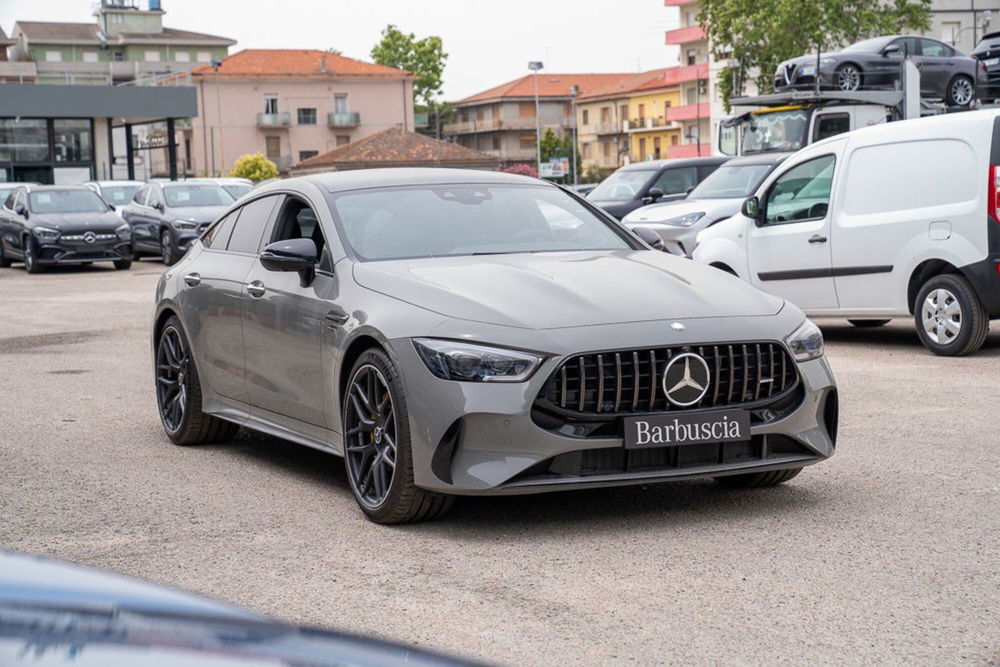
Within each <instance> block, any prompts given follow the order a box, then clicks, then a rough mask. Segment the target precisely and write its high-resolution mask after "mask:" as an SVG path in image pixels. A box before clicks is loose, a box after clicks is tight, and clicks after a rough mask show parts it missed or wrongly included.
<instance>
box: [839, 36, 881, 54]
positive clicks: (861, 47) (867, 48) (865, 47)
mask: <svg viewBox="0 0 1000 667" xmlns="http://www.w3.org/2000/svg"><path fill="white" fill-rule="evenodd" d="M890 40H892V37H873V38H872V39H863V40H861V41H860V42H855V43H854V44H851V45H850V46H845V47H844V48H843V49H841V50H840V51H841V53H850V52H854V53H878V52H879V51H881V50H882V47H884V46H885V45H886V44H888V43H889V41H890Z"/></svg>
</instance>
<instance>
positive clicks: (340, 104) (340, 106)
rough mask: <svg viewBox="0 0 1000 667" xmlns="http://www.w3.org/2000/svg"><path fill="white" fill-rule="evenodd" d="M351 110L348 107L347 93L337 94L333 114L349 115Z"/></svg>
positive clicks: (334, 99) (334, 98)
mask: <svg viewBox="0 0 1000 667" xmlns="http://www.w3.org/2000/svg"><path fill="white" fill-rule="evenodd" d="M349 111H350V109H349V108H348V106H347V93H337V94H336V95H334V96H333V112H334V113H348V112H349Z"/></svg>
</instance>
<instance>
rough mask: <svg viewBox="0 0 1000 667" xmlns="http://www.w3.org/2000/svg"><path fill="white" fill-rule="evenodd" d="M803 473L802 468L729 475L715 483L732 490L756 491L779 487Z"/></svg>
mask: <svg viewBox="0 0 1000 667" xmlns="http://www.w3.org/2000/svg"><path fill="white" fill-rule="evenodd" d="M800 472H802V468H782V469H780V470H768V471H766V472H751V473H747V474H745V475H727V476H725V477H716V478H715V481H716V482H718V483H719V484H720V485H722V486H727V487H729V488H731V489H754V488H760V487H762V486H777V485H778V484H784V483H785V482H787V481H788V480H790V479H792V478H793V477H795V476H797V475H798V474H799V473H800Z"/></svg>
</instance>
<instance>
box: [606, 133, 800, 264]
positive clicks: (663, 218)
mask: <svg viewBox="0 0 1000 667" xmlns="http://www.w3.org/2000/svg"><path fill="white" fill-rule="evenodd" d="M789 155H791V153H764V154H761V155H753V156H750V157H742V158H736V159H734V160H730V161H729V162H727V163H726V164H724V165H722V166H721V167H719V168H718V169H716V170H715V171H714V172H712V173H711V174H709V176H708V177H707V178H706V179H705V180H704V181H702V182H701V183H699V184H698V185H697V186H696V187H695V189H694V190H692V191H691V193H690V194H689V195H688V196H687V197H686V198H684V199H681V200H679V201H671V202H666V203H663V204H650V205H649V206H643V207H642V208H639V209H636V210H634V211H632V212H631V213H629V214H628V215H626V216H625V217H624V219H622V222H623V223H625V224H626V225H627V226H628V227H629V228H631V229H633V230H634V229H636V228H637V227H645V228H647V229H651V230H653V231H654V232H656V233H657V234H658V235H659V237H660V238H661V239H662V240H663V249H664V250H666V251H667V252H670V253H673V254H675V255H680V256H681V257H685V256H686V257H690V256H691V253H692V252H693V251H694V249H695V246H696V245H697V238H698V234H699V233H700V232H701V231H702V230H703V229H708V228H709V227H711V226H712V225H714V224H716V223H719V222H722V221H723V220H725V219H726V218H731V217H732V216H734V215H736V214H737V213H739V212H740V206H741V205H742V204H743V200H744V199H746V198H747V197H749V196H750V195H752V194H753V193H754V192H756V190H757V186H759V185H760V183H761V181H763V180H764V178H766V177H767V175H768V174H770V173H771V172H772V171H774V169H775V167H777V166H778V165H779V164H781V163H782V162H783V161H784V159H785V158H786V157H788V156H789Z"/></svg>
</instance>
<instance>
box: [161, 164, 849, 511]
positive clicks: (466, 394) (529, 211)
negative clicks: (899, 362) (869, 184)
mask: <svg viewBox="0 0 1000 667" xmlns="http://www.w3.org/2000/svg"><path fill="white" fill-rule="evenodd" d="M637 234H639V235H633V234H632V233H631V232H629V231H628V230H627V229H626V228H624V227H623V226H621V225H620V224H619V223H617V222H616V221H614V220H613V219H611V218H610V216H608V215H607V214H605V213H603V212H601V211H600V210H599V209H597V208H596V207H594V206H592V205H591V204H589V203H587V202H586V201H585V200H582V199H580V198H578V197H576V196H575V195H572V194H570V193H567V192H565V191H563V190H562V189H560V188H558V187H556V186H553V185H550V184H546V183H544V182H541V181H538V180H534V179H529V178H525V177H521V176H514V175H511V174H500V173H494V172H474V171H464V170H457V171H456V170H446V169H433V170H411V169H406V170H403V169H387V170H367V171H355V172H341V173H335V174H322V175H314V176H307V177H302V178H295V179H288V180H283V181H280V182H275V183H273V184H271V185H267V186H264V187H263V188H260V189H258V190H255V191H254V192H252V193H251V194H249V195H247V196H246V197H245V198H244V199H242V200H240V201H239V202H236V203H235V204H233V205H232V206H231V207H230V209H229V210H228V211H227V213H226V214H224V215H223V216H222V217H221V219H220V220H219V221H218V222H217V223H216V224H215V225H213V226H212V227H211V228H209V230H207V232H206V233H205V235H204V236H203V237H202V238H201V239H200V240H199V241H196V242H195V243H194V244H193V245H192V247H191V249H190V251H189V252H188V253H187V254H186V255H185V257H184V258H183V259H182V260H181V261H180V262H178V263H177V264H176V265H175V266H173V267H171V268H170V269H169V270H168V271H167V272H166V273H165V274H164V275H163V277H162V279H161V280H160V283H159V286H158V288H157V306H156V312H155V319H154V326H153V355H154V358H155V373H156V395H157V401H158V406H159V413H160V417H161V420H162V423H163V426H164V428H165V430H166V432H167V435H168V436H169V437H170V439H171V440H172V441H173V442H175V443H177V444H185V445H186V444H197V443H205V442H212V441H222V440H226V439H228V438H231V437H232V436H233V434H234V433H235V431H236V429H237V427H238V425H243V426H247V427H249V428H252V429H256V430H259V431H264V432H267V433H271V434H274V435H278V436H281V437H284V438H287V439H288V440H291V441H294V442H297V443H301V444H304V445H309V446H312V447H316V448H318V449H322V450H325V451H328V452H331V453H333V454H338V455H341V456H343V457H344V458H345V461H346V469H347V479H348V481H349V483H350V486H351V489H352V491H353V493H354V496H355V498H356V499H357V501H358V503H359V505H360V506H361V509H362V510H363V511H364V513H365V514H366V515H367V516H368V517H369V518H370V519H372V520H374V521H378V522H383V523H392V522H405V521H413V520H419V519H426V518H430V517H434V516H437V515H439V514H441V513H442V512H444V511H445V510H446V509H447V508H448V507H449V505H450V504H451V501H452V499H453V497H454V496H455V495H462V494H466V495H469V494H515V493H532V492H539V491H553V490H561V489H573V488H583V487H593V486H614V485H624V484H636V483H649V482H655V481H664V480H670V479H677V478H687V477H715V478H719V480H720V481H722V482H725V483H729V484H734V485H739V486H760V485H769V484H776V483H779V482H783V481H785V480H787V479H790V478H791V477H793V476H794V475H796V474H797V473H798V472H799V470H800V469H801V468H802V467H803V466H806V465H809V464H811V463H815V462H817V461H821V460H823V459H825V458H827V457H829V456H830V455H832V454H833V451H834V443H835V440H836V430H837V390H836V387H835V383H834V379H833V376H832V374H831V372H830V368H829V366H828V365H827V363H826V360H825V358H824V356H823V338H822V335H821V334H820V332H819V330H818V329H817V328H816V327H815V326H814V325H813V324H812V323H810V322H809V321H808V320H807V319H806V318H805V317H804V316H803V314H802V312H801V311H800V310H799V309H798V308H796V307H795V306H793V305H791V304H790V303H787V302H785V301H783V300H781V299H779V298H775V297H772V296H769V295H767V294H765V293H763V292H761V291H758V290H757V289H755V288H753V287H750V286H749V285H747V284H746V283H744V282H743V281H741V280H739V279H737V278H734V277H732V276H729V275H726V274H725V273H723V272H721V271H717V270H715V269H713V268H711V267H708V266H701V265H699V264H696V263H694V262H690V261H688V260H684V259H680V258H677V257H672V256H670V255H668V254H666V253H662V252H657V251H655V250H652V249H651V248H650V247H649V246H648V245H647V244H646V243H645V242H644V241H643V240H642V238H640V236H641V234H643V232H638V233H637ZM647 234H648V233H647Z"/></svg>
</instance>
